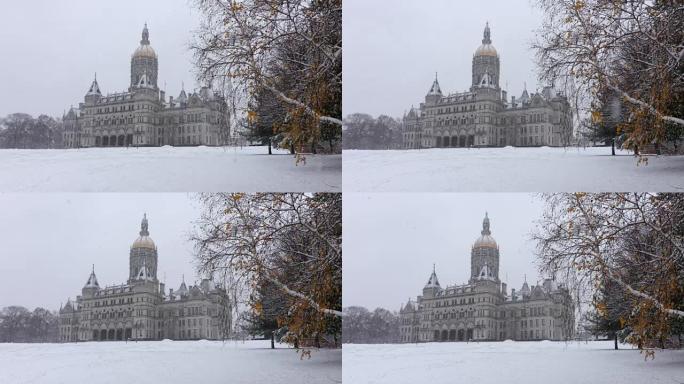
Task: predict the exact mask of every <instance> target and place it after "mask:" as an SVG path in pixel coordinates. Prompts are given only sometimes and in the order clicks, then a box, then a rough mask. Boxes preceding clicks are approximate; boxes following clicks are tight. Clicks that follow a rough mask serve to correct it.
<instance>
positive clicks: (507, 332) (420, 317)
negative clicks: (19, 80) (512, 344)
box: [399, 215, 575, 343]
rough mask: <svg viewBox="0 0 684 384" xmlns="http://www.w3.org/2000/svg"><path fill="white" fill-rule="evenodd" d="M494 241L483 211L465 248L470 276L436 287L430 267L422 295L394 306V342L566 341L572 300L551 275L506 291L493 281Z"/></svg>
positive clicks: (570, 329) (495, 277)
mask: <svg viewBox="0 0 684 384" xmlns="http://www.w3.org/2000/svg"><path fill="white" fill-rule="evenodd" d="M499 256H500V254H499V245H498V244H497V242H496V240H494V238H493V237H492V234H491V231H490V221H489V217H488V216H487V215H485V218H484V221H483V223H482V232H481V236H480V237H479V238H477V240H475V243H474V244H473V246H472V249H471V252H470V262H471V266H470V280H469V281H468V283H466V284H461V285H458V284H455V285H448V286H446V287H442V286H441V285H440V283H439V279H438V278H437V273H436V271H435V270H434V268H433V271H432V274H431V275H430V277H429V279H428V281H427V283H426V284H425V287H424V288H423V294H422V295H420V296H418V297H417V298H416V299H415V300H414V299H409V300H408V302H407V303H406V304H405V305H402V307H401V310H400V312H399V313H400V315H399V316H400V337H401V339H400V341H401V342H403V343H417V342H431V341H470V340H476V341H496V340H508V339H510V340H568V339H570V338H571V337H573V334H574V324H575V318H574V304H573V302H572V299H571V296H570V293H569V292H568V289H567V288H566V287H564V286H563V285H562V284H557V283H556V282H555V281H554V280H552V279H545V280H544V281H543V283H542V284H538V285H532V286H530V285H528V283H527V279H525V282H524V283H523V285H522V287H521V288H520V289H518V290H516V289H515V288H514V289H511V291H510V292H509V291H508V288H507V286H506V283H504V282H502V281H501V280H499Z"/></svg>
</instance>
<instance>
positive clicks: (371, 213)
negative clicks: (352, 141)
mask: <svg viewBox="0 0 684 384" xmlns="http://www.w3.org/2000/svg"><path fill="white" fill-rule="evenodd" d="M542 209H543V202H541V201H539V200H538V199H537V197H536V196H533V195H527V194H503V193H482V194H460V193H443V194H439V193H434V194H415V193H398V194H393V193H381V194H360V193H345V194H344V205H343V217H344V223H343V226H344V262H343V282H342V290H343V305H344V306H345V307H348V306H352V305H361V306H364V307H366V308H369V309H374V308H376V307H383V308H386V309H389V310H398V309H399V306H400V305H401V304H402V303H405V302H406V300H407V299H408V298H409V297H411V298H414V299H415V297H416V296H417V295H420V294H422V289H423V287H424V286H425V283H426V282H427V281H428V278H429V277H430V273H432V264H433V263H435V264H436V265H437V277H438V278H439V282H440V285H441V286H442V287H446V286H447V285H453V284H464V283H467V282H468V278H469V277H470V250H471V246H472V244H473V243H474V242H475V240H476V239H477V238H478V237H479V236H480V231H481V230H482V220H483V219H484V215H485V212H489V219H490V222H491V232H492V236H493V237H494V239H496V241H497V243H498V244H499V249H500V253H501V255H500V260H499V263H500V264H499V278H500V279H502V280H503V281H504V282H506V283H508V287H509V292H510V289H511V288H515V289H520V287H521V286H522V283H523V280H524V275H525V274H527V281H528V283H530V284H536V281H537V276H538V274H537V271H536V264H535V263H534V254H533V251H534V244H533V243H532V242H531V241H529V235H530V232H531V231H532V229H533V228H534V222H535V221H536V220H538V218H539V217H540V216H541V213H542ZM506 276H508V278H507V277H506Z"/></svg>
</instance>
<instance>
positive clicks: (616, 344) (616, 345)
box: [613, 332, 618, 351]
mask: <svg viewBox="0 0 684 384" xmlns="http://www.w3.org/2000/svg"><path fill="white" fill-rule="evenodd" d="M613 339H614V340H615V350H616V351H617V350H618V342H617V339H618V336H617V332H615V336H613Z"/></svg>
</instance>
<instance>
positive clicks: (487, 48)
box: [475, 44, 499, 57]
mask: <svg viewBox="0 0 684 384" xmlns="http://www.w3.org/2000/svg"><path fill="white" fill-rule="evenodd" d="M475 56H492V57H497V56H499V54H498V53H497V52H496V48H494V46H493V45H491V44H482V45H480V46H479V47H478V48H477V50H476V51H475Z"/></svg>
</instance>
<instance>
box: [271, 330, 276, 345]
mask: <svg viewBox="0 0 684 384" xmlns="http://www.w3.org/2000/svg"><path fill="white" fill-rule="evenodd" d="M271 349H275V332H271Z"/></svg>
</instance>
